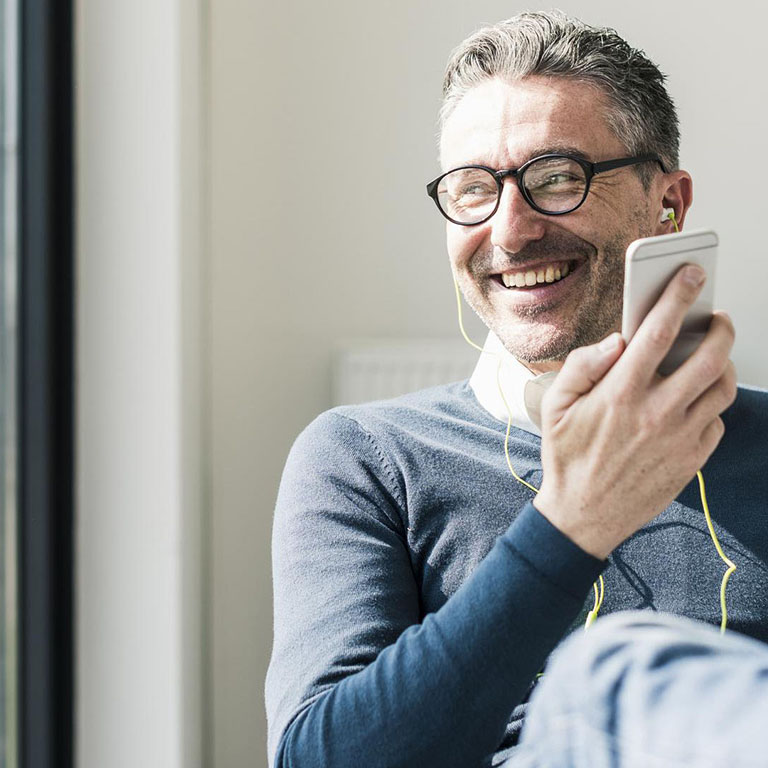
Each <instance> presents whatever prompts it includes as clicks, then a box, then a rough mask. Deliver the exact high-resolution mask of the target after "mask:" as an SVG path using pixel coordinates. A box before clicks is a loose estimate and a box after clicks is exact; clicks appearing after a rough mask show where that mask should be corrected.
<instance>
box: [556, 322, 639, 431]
mask: <svg viewBox="0 0 768 768" xmlns="http://www.w3.org/2000/svg"><path fill="white" fill-rule="evenodd" d="M623 349H624V340H623V339H622V338H621V334H619V333H612V334H611V335H610V336H607V337H606V338H605V339H603V340H602V341H601V342H600V343H599V344H593V345H591V346H589V347H579V348H578V349H574V350H573V352H571V353H570V354H569V355H568V357H567V358H566V359H565V363H563V367H562V368H561V370H560V373H558V374H557V378H556V379H555V381H554V382H553V384H552V386H551V387H550V389H549V391H548V392H547V394H546V395H545V396H544V401H543V402H542V413H543V414H544V419H545V420H546V419H548V418H554V419H555V420H557V419H558V418H559V417H560V416H561V415H562V414H563V413H564V412H565V411H566V410H567V409H568V408H570V407H571V405H573V403H574V402H576V400H578V399H579V398H580V397H581V396H582V395H585V394H587V392H589V391H590V390H591V389H592V388H593V387H594V386H595V384H597V382H598V381H600V380H601V379H602V378H603V376H605V374H606V372H607V371H608V370H609V369H610V368H611V366H612V365H613V364H614V363H615V362H616V360H617V359H618V357H619V355H620V354H621V352H622V351H623Z"/></svg>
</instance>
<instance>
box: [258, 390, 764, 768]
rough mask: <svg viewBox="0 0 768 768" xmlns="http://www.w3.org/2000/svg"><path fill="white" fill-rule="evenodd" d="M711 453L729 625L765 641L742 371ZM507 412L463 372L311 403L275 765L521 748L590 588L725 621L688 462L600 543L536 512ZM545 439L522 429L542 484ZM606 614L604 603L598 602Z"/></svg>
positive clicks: (292, 517) (282, 532)
mask: <svg viewBox="0 0 768 768" xmlns="http://www.w3.org/2000/svg"><path fill="white" fill-rule="evenodd" d="M723 419H724V421H725V424H726V432H725V437H724V438H723V440H722V442H721V444H720V446H719V447H718V449H717V450H716V452H715V453H714V454H713V456H712V457H711V458H710V460H709V461H708V463H707V465H706V466H705V467H704V468H703V473H704V477H705V480H706V483H707V496H708V501H709V505H710V510H711V512H712V517H713V520H714V524H715V530H716V532H717V534H718V536H719V538H720V542H721V544H722V545H723V549H724V551H725V553H726V554H727V555H728V556H729V557H730V558H731V559H732V560H734V561H735V563H736V565H737V567H738V570H737V571H736V572H735V573H734V574H733V576H732V578H731V580H730V582H729V586H728V593H727V596H728V613H729V628H731V629H734V630H738V631H740V632H744V633H746V634H749V635H751V636H753V637H756V638H759V639H761V640H764V641H766V640H768V565H766V564H767V563H768V520H767V519H766V518H767V517H768V515H767V514H766V512H768V393H766V392H764V391H762V390H754V389H746V388H740V389H739V395H738V397H737V400H736V402H735V403H734V405H733V406H731V408H730V409H729V410H728V411H726V413H725V414H724V415H723ZM504 431H505V425H504V424H502V423H501V422H499V421H497V420H496V419H494V418H493V417H492V416H491V415H490V414H488V413H487V412H486V411H485V410H484V409H483V408H482V407H481V406H480V405H479V404H478V402H477V400H476V399H475V396H474V394H473V392H472V390H471V389H470V388H469V386H468V384H467V383H466V382H460V383H457V384H451V385H446V386H442V387H436V388H433V389H430V390H425V391H423V392H418V393H415V394H412V395H406V396H404V397H401V398H397V399H395V400H390V401H386V402H380V403H373V404H367V405H364V406H349V407H343V408H337V409H334V410H332V411H329V412H327V413H325V414H323V415H322V416H320V417H319V418H318V419H316V420H315V421H314V422H313V423H312V424H311V425H310V426H309V427H308V428H307V429H306V430H305V431H304V432H303V433H302V434H301V435H300V436H299V438H298V439H297V441H296V443H295V445H294V447H293V449H292V451H291V454H290V456H289V458H288V462H287V465H286V468H285V472H284V475H283V480H282V483H281V486H280V492H279V495H278V502H277V510H276V516H275V525H274V534H273V564H274V597H275V639H274V648H273V655H272V661H271V664H270V668H269V672H268V675H267V683H266V699H267V715H268V720H269V757H270V765H275V766H280V768H309V766H324V768H347V766H349V767H350V768H359V766H361V765H369V764H370V765H376V766H380V767H381V768H387V767H389V766H419V767H420V768H430V766H440V767H441V768H448V767H449V766H460V767H461V768H471V767H472V766H477V767H478V768H480V766H489V765H496V764H497V763H499V762H501V761H502V760H503V759H504V758H505V757H506V756H507V755H508V754H509V753H510V750H511V749H513V748H514V744H515V743H516V741H517V736H518V734H519V730H520V727H521V723H522V719H523V715H524V712H525V701H526V700H527V698H528V695H529V694H530V689H531V687H532V685H533V681H534V679H535V677H536V674H537V673H538V672H539V671H540V670H541V669H542V668H543V667H544V665H545V662H546V659H547V656H548V655H549V654H550V653H551V651H552V650H553V649H554V647H555V646H556V645H557V644H558V643H559V642H560V641H561V640H562V639H563V637H564V636H565V635H567V634H568V633H569V632H570V631H572V630H573V629H574V628H576V627H578V626H579V625H581V624H583V621H584V618H585V616H586V613H587V611H588V610H589V608H590V607H591V606H592V602H593V598H592V583H593V582H594V580H595V579H596V578H597V576H598V574H600V573H601V572H603V575H604V578H605V587H606V592H605V602H604V604H603V607H602V610H601V615H604V614H607V613H610V612H613V611H617V610H625V609H630V608H651V609H655V610H660V611H670V612H673V613H677V614H681V615H685V616H689V617H691V618H694V619H699V620H703V621H706V622H710V623H712V624H719V622H720V605H719V588H720V581H721V578H722V574H723V571H724V570H725V565H724V564H723V562H722V561H721V560H720V558H719V557H718V556H717V553H716V552H715V549H714V546H713V544H712V541H711V539H710V537H709V533H708V531H707V528H706V522H705V519H704V515H703V512H702V510H701V502H700V499H699V493H698V484H697V483H696V481H695V478H694V479H692V481H691V483H689V485H688V486H687V487H686V489H685V490H684V491H683V493H681V494H680V496H679V497H678V499H677V500H676V501H675V502H674V503H673V504H671V505H670V506H669V507H668V508H667V509H666V510H665V511H664V512H663V513H662V514H661V515H659V516H658V517H657V518H656V519H655V520H653V521H652V522H651V523H649V524H648V525H647V526H645V527H644V528H643V529H642V530H640V531H639V532H637V533H636V534H635V535H634V536H632V537H631V538H630V539H628V540H627V541H626V542H624V543H623V544H622V545H621V546H619V547H618V548H617V549H616V550H614V552H613V553H612V554H611V556H610V558H609V559H608V561H605V562H604V561H600V560H597V559H595V558H594V557H592V556H591V555H589V554H587V553H586V552H584V551H583V550H581V549H580V548H579V547H577V546H576V545H575V544H573V543H572V542H571V541H570V540H569V539H568V538H567V537H565V536H564V535H563V534H561V533H560V532H559V531H558V530H557V529H556V528H554V527H553V526H552V525H551V524H550V523H549V522H548V521H547V520H546V519H545V518H544V517H543V516H542V515H540V514H539V513H538V512H537V511H536V509H535V508H534V507H533V505H532V504H531V503H530V500H531V499H532V498H533V492H532V491H530V490H529V489H527V488H526V487H525V486H523V485H522V484H520V483H518V482H517V481H516V480H515V479H514V478H513V477H512V475H511V474H510V472H509V470H508V468H507V466H506V461H505V458H504V449H503V445H504ZM540 447H541V441H540V439H539V438H538V437H536V436H534V435H532V434H530V433H528V432H525V431H522V430H518V429H513V430H512V435H511V438H510V453H511V456H512V462H513V466H514V467H515V470H516V472H517V473H518V474H519V475H520V476H521V477H522V478H524V479H525V480H526V481H527V482H529V483H531V484H532V485H533V486H535V487H540V484H541V474H542V473H541V461H540ZM598 620H599V619H598Z"/></svg>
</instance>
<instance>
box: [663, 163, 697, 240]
mask: <svg viewBox="0 0 768 768" xmlns="http://www.w3.org/2000/svg"><path fill="white" fill-rule="evenodd" d="M692 204H693V179H692V178H691V174H690V173H688V171H672V172H671V173H667V174H664V177H663V180H662V188H661V206H660V207H659V212H658V213H659V218H658V219H657V221H658V224H657V225H656V231H655V232H654V234H656V235H666V234H669V233H670V232H675V225H674V224H673V222H672V221H671V220H670V219H669V218H668V216H666V215H665V214H664V213H663V209H665V208H669V209H671V210H673V211H674V213H675V221H677V225H678V227H679V228H680V230H681V231H682V229H683V225H684V224H685V216H686V214H687V213H688V209H689V208H690V207H691V205H692Z"/></svg>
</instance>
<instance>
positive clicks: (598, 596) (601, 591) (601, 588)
mask: <svg viewBox="0 0 768 768" xmlns="http://www.w3.org/2000/svg"><path fill="white" fill-rule="evenodd" d="M663 214H664V215H663V218H662V219H661V221H662V222H665V221H671V222H672V224H673V225H674V229H675V232H680V226H679V225H678V223H677V219H676V218H675V210H674V208H664V209H663ZM453 284H454V288H455V291H456V304H457V310H458V320H459V329H460V331H461V334H462V336H463V337H464V340H465V341H466V342H467V343H468V344H469V345H470V346H472V347H474V348H475V349H477V350H479V351H480V352H481V353H486V351H485V350H484V349H483V348H482V347H480V346H479V345H477V344H475V343H474V342H473V341H472V340H471V339H470V338H469V336H467V332H466V330H465V329H464V322H463V318H462V311H461V291H460V290H459V284H458V281H457V280H456V278H455V276H454V281H453ZM486 354H487V353H486ZM491 354H494V356H496V357H498V361H499V365H498V368H497V369H496V385H497V386H498V388H499V394H500V395H501V399H502V401H503V402H504V405H505V406H506V409H507V413H508V420H507V431H506V436H505V438H504V454H505V456H506V460H507V466H508V468H509V471H510V472H511V473H512V475H513V477H514V478H515V480H517V481H518V482H519V483H521V484H522V485H524V486H526V487H527V488H529V489H530V490H532V491H533V492H534V493H538V489H537V488H534V487H533V486H532V485H531V484H530V483H527V482H526V481H525V480H523V479H522V478H521V477H520V476H519V475H518V474H517V473H516V472H515V470H514V468H513V466H512V460H511V457H510V454H509V437H510V432H511V428H512V411H511V409H510V407H509V404H508V402H507V399H506V397H505V396H504V392H503V390H502V386H501V378H500V376H501V366H502V362H503V359H502V358H501V356H497V355H496V354H495V353H491ZM552 378H554V376H553V377H552ZM548 384H551V380H548V381H547V385H548ZM527 389H528V387H526V406H527V405H528V392H527ZM542 396H543V392H541V393H539V396H538V397H537V398H535V400H536V401H537V403H536V404H537V405H538V406H540V401H541V398H542ZM696 477H697V479H698V482H699V495H700V497H701V504H702V508H703V510H704V518H705V520H706V524H707V528H708V530H709V535H710V537H711V539H712V542H713V543H714V545H715V549H716V550H717V554H718V555H719V556H720V559H721V560H722V561H723V562H724V563H725V564H726V565H727V566H728V569H727V570H726V572H725V574H724V575H723V579H722V582H721V584H720V613H721V622H720V632H721V633H724V632H725V629H726V626H727V623H728V611H727V608H726V601H725V594H726V586H727V584H728V580H729V578H730V576H731V574H732V573H733V572H734V571H735V570H736V565H735V563H733V561H732V560H730V559H729V558H728V557H727V556H726V555H725V553H724V552H723V549H722V547H721V546H720V542H719V540H718V538H717V535H716V533H715V529H714V526H713V524H712V518H711V515H710V512H709V505H708V503H707V495H706V489H705V486H704V475H703V474H702V472H701V470H699V471H697V472H696ZM592 586H593V590H594V595H595V602H594V606H593V608H592V610H591V611H589V613H588V615H587V619H586V622H585V625H584V628H585V629H589V627H590V625H591V624H592V623H593V622H594V621H595V619H596V618H597V614H598V613H599V611H600V608H601V607H602V605H603V598H604V596H605V582H604V580H603V576H602V574H600V575H599V576H598V581H596V582H595V583H594V584H593V585H592Z"/></svg>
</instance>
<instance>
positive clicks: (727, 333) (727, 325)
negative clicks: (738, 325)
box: [660, 312, 735, 405]
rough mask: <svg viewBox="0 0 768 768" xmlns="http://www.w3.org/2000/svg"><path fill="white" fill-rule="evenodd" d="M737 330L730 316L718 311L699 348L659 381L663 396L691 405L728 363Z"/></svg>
mask: <svg viewBox="0 0 768 768" xmlns="http://www.w3.org/2000/svg"><path fill="white" fill-rule="evenodd" d="M734 339H735V333H734V329H733V323H732V322H731V319H730V317H728V315H727V314H725V313H724V312H715V313H714V314H713V316H712V322H711V324H710V326H709V330H708V331H707V335H706V336H705V337H704V340H703V341H702V342H701V344H700V345H699V347H698V348H697V349H696V351H695V352H694V353H693V354H692V355H691V356H690V357H689V358H688V359H687V360H686V361H685V362H684V363H683V364H682V365H681V366H680V367H679V368H678V369H677V370H676V371H675V372H674V373H672V374H671V375H670V376H668V377H667V378H666V379H664V381H663V382H662V383H661V385H660V389H661V390H662V392H664V397H665V398H669V399H671V400H674V401H675V402H681V403H684V404H685V405H690V404H691V403H693V402H694V401H695V400H697V399H698V398H699V397H700V396H701V394H702V393H703V392H705V391H706V390H707V389H708V388H709V387H711V386H712V384H714V383H715V382H716V381H717V380H718V379H720V377H721V376H722V375H723V372H724V371H725V370H726V368H727V367H728V362H729V361H728V357H729V355H730V353H731V349H732V347H733V342H734Z"/></svg>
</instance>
